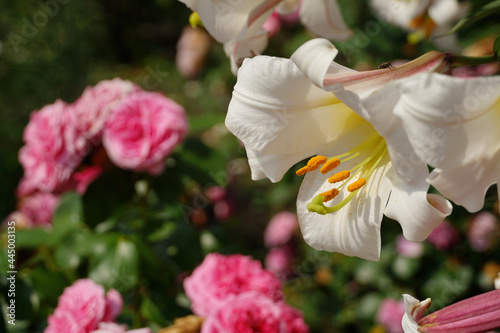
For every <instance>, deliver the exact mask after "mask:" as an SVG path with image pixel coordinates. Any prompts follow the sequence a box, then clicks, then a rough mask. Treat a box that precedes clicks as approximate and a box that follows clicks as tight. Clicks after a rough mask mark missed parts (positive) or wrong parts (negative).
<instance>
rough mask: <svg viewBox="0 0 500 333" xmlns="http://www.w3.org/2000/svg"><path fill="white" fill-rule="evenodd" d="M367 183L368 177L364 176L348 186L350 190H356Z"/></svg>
mask: <svg viewBox="0 0 500 333" xmlns="http://www.w3.org/2000/svg"><path fill="white" fill-rule="evenodd" d="M365 184H366V179H364V178H359V179H358V180H356V181H355V182H354V183H352V184H351V185H349V186H347V190H348V191H349V192H354V191H356V190H359V189H360V188H361V187H362V186H363V185H365Z"/></svg>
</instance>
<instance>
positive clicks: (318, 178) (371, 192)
mask: <svg viewBox="0 0 500 333" xmlns="http://www.w3.org/2000/svg"><path fill="white" fill-rule="evenodd" d="M364 133H366V131H365V132H364ZM360 134H361V133H360ZM361 135H362V134H361ZM337 149H338V147H337ZM322 153H325V154H327V156H328V154H330V155H331V154H335V153H336V151H335V149H333V148H330V150H329V151H328V150H327V151H324V152H322ZM365 157H366V156H365ZM361 159H362V157H361V158H359V160H361ZM359 160H357V161H356V159H353V160H352V163H353V164H354V163H359ZM350 162H351V161H350ZM351 166H352V165H351ZM345 167H347V168H348V167H349V163H346V166H345ZM345 167H342V165H341V167H339V168H338V171H341V170H345ZM388 172H390V161H389V158H388V157H386V158H385V159H384V160H383V161H382V162H381V163H380V165H379V166H378V167H377V169H376V170H375V172H374V173H373V175H372V176H371V177H370V179H369V180H368V181H367V183H366V184H365V186H363V188H362V189H361V190H360V191H359V192H358V193H357V194H356V195H355V196H354V197H353V198H352V200H351V201H349V203H348V204H347V205H346V206H345V207H343V208H342V209H340V210H338V211H337V212H335V213H331V214H326V215H319V214H312V213H310V212H309V211H308V210H307V208H306V206H307V204H308V203H309V202H311V200H312V199H313V198H314V197H315V196H317V195H318V194H320V193H321V192H324V191H327V190H329V189H331V188H332V184H330V183H328V181H326V180H325V177H324V175H322V174H321V173H320V172H319V171H318V170H316V171H313V172H309V173H308V174H307V175H306V177H305V179H304V181H303V182H302V186H301V187H300V190H299V194H298V197H297V215H298V217H299V223H300V229H301V231H302V235H303V237H304V240H305V241H306V243H307V244H309V245H310V246H311V247H313V248H315V249H317V250H325V251H331V252H340V253H343V254H345V255H348V256H356V257H360V258H363V259H367V260H374V261H378V260H379V258H380V246H381V245H380V243H381V240H380V224H381V221H382V215H383V207H384V203H385V202H386V201H387V198H388V197H389V193H390V190H391V184H390V181H389V179H388V178H387V177H386V175H387V173H388Z"/></svg>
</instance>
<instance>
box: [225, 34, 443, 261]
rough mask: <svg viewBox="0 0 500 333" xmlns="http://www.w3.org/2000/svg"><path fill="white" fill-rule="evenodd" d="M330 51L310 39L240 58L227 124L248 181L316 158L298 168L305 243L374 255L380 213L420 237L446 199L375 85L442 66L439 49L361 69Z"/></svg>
mask: <svg viewBox="0 0 500 333" xmlns="http://www.w3.org/2000/svg"><path fill="white" fill-rule="evenodd" d="M336 54H337V50H336V49H335V48H334V47H333V45H332V44H331V43H330V42H328V41H327V40H324V39H316V40H312V41H310V42H308V43H306V44H304V45H303V46H302V47H301V48H299V50H297V51H296V52H295V53H294V55H293V56H292V60H288V59H281V58H273V57H264V56H260V57H256V58H254V59H248V60H245V62H244V63H243V66H242V68H241V69H240V71H239V73H238V82H237V83H236V86H235V88H234V92H233V98H232V100H231V103H230V105H229V111H228V115H227V118H226V126H227V127H228V129H229V130H230V131H231V132H232V133H233V134H235V135H236V136H237V137H238V138H239V139H240V140H241V141H242V142H243V143H244V145H245V147H246V150H247V154H248V159H249V164H250V167H251V169H252V178H254V179H261V178H264V177H267V178H269V179H270V180H271V181H273V182H276V181H279V180H280V179H281V178H282V177H283V175H284V173H285V172H286V171H287V170H288V169H289V168H290V167H292V166H293V165H294V164H295V163H297V162H299V161H301V160H302V159H304V158H306V157H308V156H311V155H318V156H316V157H314V158H312V159H311V160H310V161H309V162H308V166H306V167H304V168H302V169H300V170H299V171H298V172H297V174H298V175H301V174H304V173H307V175H306V177H305V179H304V181H303V183H302V186H301V188H300V191H299V194H298V199H297V213H298V216H299V222H300V226H301V230H302V234H303V236H304V239H305V241H306V242H307V243H308V244H309V245H310V246H312V247H313V248H316V249H318V250H327V251H332V252H341V253H343V254H346V255H349V256H358V257H361V258H365V259H369V260H378V259H379V256H380V246H381V245H380V224H381V221H382V215H383V214H385V215H386V216H388V217H390V218H393V219H396V220H398V221H399V223H400V224H401V226H402V228H403V234H404V236H405V237H406V238H407V239H408V240H411V241H422V240H424V239H425V238H426V237H427V236H428V235H429V234H430V232H431V231H432V230H433V229H434V228H435V227H436V226H437V225H438V224H439V223H440V222H441V221H442V220H443V218H444V217H445V216H446V215H448V214H449V213H450V212H451V205H450V203H449V202H448V201H446V200H445V199H443V198H442V197H440V196H437V195H433V194H427V190H428V187H429V185H428V184H427V183H426V181H425V179H426V177H427V175H428V171H427V167H426V165H425V164H424V163H423V162H422V161H421V160H420V159H419V158H418V157H417V155H416V154H412V152H413V150H412V148H411V145H410V144H409V142H408V139H407V138H406V134H405V133H404V131H403V129H402V126H400V123H399V120H398V118H396V117H395V116H393V115H392V109H391V108H389V103H388V102H390V101H392V100H395V98H396V97H397V96H396V95H395V96H394V98H393V96H392V94H391V93H390V94H387V95H386V96H382V95H380V94H377V93H374V92H375V91H376V90H377V89H379V88H381V87H382V86H383V85H384V84H385V83H387V82H388V81H389V80H391V78H394V77H401V76H404V75H405V74H406V75H409V74H412V73H414V72H417V71H419V70H432V69H434V70H435V69H437V68H441V66H442V62H443V61H444V55H442V54H439V53H432V54H430V55H427V56H424V57H423V58H424V60H422V59H416V60H415V61H414V62H410V63H408V64H406V65H403V66H401V67H398V68H396V69H381V70H377V71H372V72H365V73H363V72H360V73H358V72H355V71H353V70H350V69H348V68H345V67H343V66H341V65H339V64H336V63H335V62H333V59H334V58H335V56H336ZM391 75H392V76H391ZM339 82H343V84H342V85H340V84H339ZM344 87H345V89H344ZM346 89H349V90H346ZM329 90H332V91H333V93H332V92H331V91H329ZM395 92H396V91H395ZM327 156H328V157H327ZM320 164H322V165H323V166H322V167H321V170H319V165H320ZM334 168H335V169H336V171H337V172H336V173H335V174H334V175H332V176H331V177H329V176H328V175H326V174H327V173H329V172H331V170H332V169H334ZM332 173H334V172H332ZM327 201H328V202H327Z"/></svg>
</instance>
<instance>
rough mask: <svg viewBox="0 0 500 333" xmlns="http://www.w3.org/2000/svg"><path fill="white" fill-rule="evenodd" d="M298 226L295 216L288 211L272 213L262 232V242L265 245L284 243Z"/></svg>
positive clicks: (271, 245)
mask: <svg viewBox="0 0 500 333" xmlns="http://www.w3.org/2000/svg"><path fill="white" fill-rule="evenodd" d="M298 227H299V222H298V221H297V216H296V215H295V214H293V213H290V212H281V213H278V214H276V215H274V216H273V217H272V219H271V221H269V224H268V225H267V228H266V231H265V232H264V244H265V245H266V246H267V247H273V246H280V245H284V244H286V243H287V242H288V241H290V239H291V238H292V236H293V233H294V232H295V230H297V228H298Z"/></svg>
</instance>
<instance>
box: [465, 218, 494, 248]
mask: <svg viewBox="0 0 500 333" xmlns="http://www.w3.org/2000/svg"><path fill="white" fill-rule="evenodd" d="M499 230H500V225H499V223H498V219H497V217H496V216H495V215H494V214H492V213H490V212H486V211H485V212H481V213H479V214H477V215H476V216H474V217H473V218H472V220H471V223H470V225H469V228H468V230H467V239H468V240H469V243H470V246H471V247H472V249H473V250H474V251H477V252H485V251H488V250H489V249H490V248H491V246H492V245H493V241H494V240H495V238H496V236H497V235H498V232H499Z"/></svg>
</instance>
